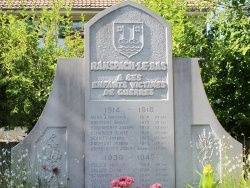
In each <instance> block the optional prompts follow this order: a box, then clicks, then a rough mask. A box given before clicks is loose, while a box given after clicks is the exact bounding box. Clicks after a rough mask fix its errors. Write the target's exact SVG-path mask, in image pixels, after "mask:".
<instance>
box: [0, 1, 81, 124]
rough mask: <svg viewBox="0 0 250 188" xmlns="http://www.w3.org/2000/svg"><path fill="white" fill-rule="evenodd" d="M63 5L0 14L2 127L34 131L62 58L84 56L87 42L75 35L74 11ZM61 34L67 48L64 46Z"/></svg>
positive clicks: (0, 122)
mask: <svg viewBox="0 0 250 188" xmlns="http://www.w3.org/2000/svg"><path fill="white" fill-rule="evenodd" d="M61 6H62V4H61V2H60V1H58V2H56V1H54V4H52V5H51V8H50V9H48V8H47V9H46V8H44V9H43V10H42V11H41V14H40V15H38V14H37V13H36V11H35V10H32V11H31V12H30V11H26V10H25V9H24V10H21V11H20V12H18V13H16V12H12V11H7V12H6V11H5V12H0V46H1V48H0V100H1V101H0V127H5V126H9V127H10V128H14V127H16V126H26V127H29V128H32V127H33V126H34V125H35V122H36V121H37V119H38V117H39V116H40V114H41V112H42V110H43V108H44V106H45V103H46V101H47V98H48V95H49V93H50V88H51V85H52V80H53V78H54V74H55V66H56V62H57V58H59V57H82V56H83V47H84V44H83V39H82V38H81V35H80V33H79V32H72V29H71V28H72V20H71V18H70V16H69V15H70V8H66V15H60V7H61ZM59 35H64V37H65V40H64V41H65V42H64V43H65V45H64V46H60V45H58V43H59Z"/></svg>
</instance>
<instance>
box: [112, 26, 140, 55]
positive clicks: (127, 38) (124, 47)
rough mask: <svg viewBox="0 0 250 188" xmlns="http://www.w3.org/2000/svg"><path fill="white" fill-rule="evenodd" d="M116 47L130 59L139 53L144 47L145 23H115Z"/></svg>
mask: <svg viewBox="0 0 250 188" xmlns="http://www.w3.org/2000/svg"><path fill="white" fill-rule="evenodd" d="M113 42H114V47H115V48H116V50H117V51H118V52H120V53H121V54H122V55H124V56H126V57H128V58H130V57H132V56H134V55H135V54H137V53H139V52H140V51H141V50H142V48H143V45H144V40H143V23H141V22H136V23H114V39H113Z"/></svg>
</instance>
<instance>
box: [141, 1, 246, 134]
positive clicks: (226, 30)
mask: <svg viewBox="0 0 250 188" xmlns="http://www.w3.org/2000/svg"><path fill="white" fill-rule="evenodd" d="M141 2H142V3H143V4H144V5H146V6H147V7H149V8H150V9H152V10H153V11H155V12H156V13H158V14H159V15H160V16H162V17H164V18H165V19H166V20H167V21H168V22H169V23H170V24H171V25H172V34H173V55H174V56H175V57H199V58H200V61H199V62H200V67H201V74H202V79H203V82H204V86H205V90H206V92H207V96H208V98H209V101H210V104H211V105H212V107H213V109H214V111H215V113H216V115H217V118H218V119H219V121H220V122H221V124H222V125H223V126H224V128H225V129H226V130H227V131H229V132H230V133H231V134H233V135H235V136H238V135H240V134H241V133H245V134H246V135H247V136H250V129H249V128H250V94H249V91H250V74H249V73H250V34H249V33H250V23H249V22H250V5H249V1H247V0H222V1H219V2H218V3H216V4H215V5H216V6H211V4H210V5H209V7H207V6H206V5H205V6H204V4H202V3H203V2H205V1H202V0H201V1H197V3H200V5H201V6H200V9H199V7H198V8H197V9H196V10H195V11H194V12H192V14H187V12H189V10H188V3H187V1H185V0H169V1H165V0H144V1H141ZM204 8H206V9H204Z"/></svg>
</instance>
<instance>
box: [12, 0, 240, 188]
mask: <svg viewBox="0 0 250 188" xmlns="http://www.w3.org/2000/svg"><path fill="white" fill-rule="evenodd" d="M241 154H242V146H241V144H240V143H238V142H237V141H236V140H234V139H233V138H232V137H231V136H230V135H229V134H228V133H227V132H226V131H225V130H224V129H223V128H222V126H221V125H220V123H219V122H218V120H217V118H216V116H215V115H214V112H213V110H212V108H211V107H210V104H209V102H208V99H207V96H206V94H205V91H204V88H203V84H202V81H201V76H200V72H199V66H198V60H197V59H194V58H192V59H191V58H186V59H184V58H183V59H181V58H180V59H175V58H172V47H171V26H170V25H169V24H168V23H167V22H166V21H165V20H164V19H163V18H161V17H159V16H158V15H156V14H155V13H154V12H152V11H150V10H149V9H147V8H146V7H144V6H142V5H139V4H136V3H134V2H132V1H125V2H122V3H120V4H117V5H115V6H113V7H111V8H109V9H106V10H104V11H102V12H101V13H100V14H98V15H96V16H95V17H94V18H92V20H90V21H89V22H88V23H87V24H86V26H85V58H84V59H82V58H78V59H76V58H72V59H70V58H69V59H59V60H58V65H57V70H56V74H55V79H54V83H53V86H52V91H51V94H50V96H49V99H48V101H47V104H46V106H45V108H44V111H43V113H42V114H41V116H40V118H39V120H38V122H37V124H36V125H35V127H34V128H33V130H32V131H31V132H30V133H29V134H28V136H27V137H26V138H25V139H24V140H23V141H22V142H21V143H19V144H18V145H17V146H16V147H14V148H13V149H12V163H13V164H12V170H13V171H14V172H15V180H14V181H17V182H18V181H20V182H23V179H25V186H24V187H33V186H36V187H69V188H108V187H110V182H111V181H112V180H114V179H117V178H118V177H120V176H129V177H132V178H133V179H134V180H135V182H134V184H133V185H134V187H135V186H140V187H141V188H149V187H150V185H152V184H154V183H160V184H161V185H162V188H183V187H185V183H189V184H191V185H197V183H198V182H199V175H198V174H197V173H196V172H195V171H196V170H199V171H201V170H202V169H203V167H204V166H205V165H206V164H211V165H212V167H213V168H214V170H215V171H216V172H217V176H218V177H221V176H222V174H223V172H225V171H228V170H229V169H227V165H224V164H226V163H227V162H228V161H229V160H231V162H233V163H241V162H242V159H241ZM24 169H25V170H26V171H25V173H24V172H23V170H24ZM240 172H241V169H240V168H239V167H236V168H235V169H234V170H233V173H234V174H235V176H236V175H239V174H240Z"/></svg>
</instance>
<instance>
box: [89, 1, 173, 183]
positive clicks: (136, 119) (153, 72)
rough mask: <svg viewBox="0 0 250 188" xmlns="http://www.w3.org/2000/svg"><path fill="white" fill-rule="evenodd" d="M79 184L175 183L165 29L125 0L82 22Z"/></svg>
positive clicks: (159, 20) (154, 17)
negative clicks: (82, 145)
mask: <svg viewBox="0 0 250 188" xmlns="http://www.w3.org/2000/svg"><path fill="white" fill-rule="evenodd" d="M85 31H86V34H85V39H86V43H85V62H86V65H85V66H86V88H87V90H86V91H87V92H86V98H85V102H86V124H85V187H87V188H103V187H107V186H108V185H109V183H110V181H111V180H113V179H116V178H118V177H119V176H121V175H128V176H131V177H133V178H134V179H135V185H138V186H141V187H149V186H150V185H152V184H153V183H156V182H159V183H161V184H162V187H175V167H174V163H175V161H174V152H175V151H174V118H173V84H172V82H173V80H172V54H171V53H172V52H171V33H170V32H171V30H170V26H169V24H167V23H166V22H165V20H163V19H162V18H160V17H159V16H157V15H156V14H154V13H153V12H151V11H149V10H148V9H147V8H145V7H143V6H141V5H138V4H135V3H133V2H131V1H126V2H123V3H121V4H118V5H116V6H113V7H111V8H109V9H107V10H104V11H103V12H101V13H100V14H98V15H97V16H96V17H94V18H93V19H92V20H90V21H89V22H88V23H87V24H86V27H85Z"/></svg>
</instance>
